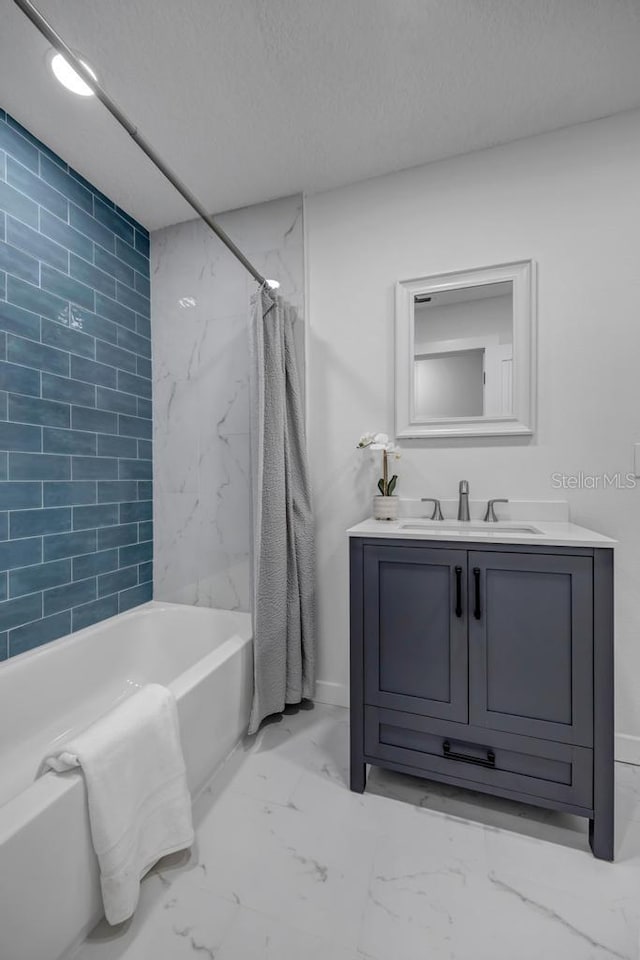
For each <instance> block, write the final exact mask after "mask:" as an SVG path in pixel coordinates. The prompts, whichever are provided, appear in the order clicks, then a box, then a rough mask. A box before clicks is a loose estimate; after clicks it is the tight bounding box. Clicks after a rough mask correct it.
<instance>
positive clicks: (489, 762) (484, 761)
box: [442, 740, 496, 767]
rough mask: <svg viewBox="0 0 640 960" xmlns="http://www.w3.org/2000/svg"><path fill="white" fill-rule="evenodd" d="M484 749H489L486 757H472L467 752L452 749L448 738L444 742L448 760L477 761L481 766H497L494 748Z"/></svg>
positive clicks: (487, 748)
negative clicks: (457, 751)
mask: <svg viewBox="0 0 640 960" xmlns="http://www.w3.org/2000/svg"><path fill="white" fill-rule="evenodd" d="M482 749H483V750H486V751H487V756H486V757H470V756H467V754H465V753H456V752H455V750H452V749H451V744H450V743H449V741H448V740H445V741H443V744H442V753H443V755H444V756H445V757H446V758H447V760H462V761H463V762H464V763H475V764H476V765H477V766H479V767H495V765H496V755H495V753H494V752H493V750H491V748H490V747H483V748H482Z"/></svg>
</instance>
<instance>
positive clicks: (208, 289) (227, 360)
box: [151, 196, 304, 610]
mask: <svg viewBox="0 0 640 960" xmlns="http://www.w3.org/2000/svg"><path fill="white" fill-rule="evenodd" d="M218 219H219V221H220V223H221V225H222V226H223V227H224V229H225V230H226V231H227V232H228V233H229V235H230V236H231V238H232V240H234V241H235V242H236V243H237V244H238V245H239V247H240V248H241V249H242V250H243V252H244V253H245V254H246V255H247V256H248V257H249V259H250V260H251V261H252V262H253V263H254V264H255V266H256V267H257V268H258V270H261V271H263V273H264V275H265V276H267V277H270V278H274V279H277V280H279V281H280V283H281V292H282V294H283V296H285V297H286V298H287V299H288V300H289V301H290V302H291V303H293V304H294V305H295V306H297V307H298V309H299V311H300V313H301V314H302V311H303V289H304V280H303V243H302V241H303V232H302V198H301V197H299V196H297V197H288V198H285V199H284V200H278V201H274V202H272V203H264V204H259V205H256V206H253V207H246V208H244V209H242V210H236V211H233V212H231V213H228V214H224V215H223V216H221V217H219V218H218ZM151 269H152V278H153V279H152V304H151V307H152V310H151V316H152V337H153V361H154V365H153V406H154V444H155V446H154V463H153V467H154V524H155V526H154V533H155V538H154V596H155V598H156V599H157V600H169V601H175V602H179V603H189V604H196V605H200V606H207V607H221V608H224V609H234V610H236V609H237V610H249V606H250V598H249V588H250V577H249V572H250V571H249V564H250V514H251V501H250V486H249V393H248V384H249V351H248V316H249V314H248V310H249V297H250V294H251V293H252V292H254V291H255V289H256V284H255V282H254V281H253V280H252V279H251V277H250V276H249V274H248V273H247V272H246V270H245V269H244V267H242V266H241V265H240V264H239V263H238V262H237V261H236V260H235V258H234V257H232V256H231V254H230V253H229V252H228V251H227V250H226V248H225V247H223V245H222V244H221V243H220V241H219V240H218V239H217V238H216V237H215V236H214V235H213V234H212V233H211V231H210V230H209V228H208V227H207V226H205V224H204V223H202V221H200V220H192V221H189V222H187V223H180V224H177V225H176V226H173V227H167V228H166V229H164V230H159V231H157V232H156V233H154V234H152V237H151ZM183 297H193V298H194V299H195V300H196V305H195V307H192V308H189V309H182V308H181V307H180V306H179V304H178V300H179V299H180V298H183Z"/></svg>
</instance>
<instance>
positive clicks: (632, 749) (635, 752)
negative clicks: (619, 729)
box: [615, 733, 640, 767]
mask: <svg viewBox="0 0 640 960" xmlns="http://www.w3.org/2000/svg"><path fill="white" fill-rule="evenodd" d="M615 751H616V760H619V761H620V763H635V764H636V765H637V766H639V767H640V737H632V736H631V735H630V734H628V733H617V734H616V746H615Z"/></svg>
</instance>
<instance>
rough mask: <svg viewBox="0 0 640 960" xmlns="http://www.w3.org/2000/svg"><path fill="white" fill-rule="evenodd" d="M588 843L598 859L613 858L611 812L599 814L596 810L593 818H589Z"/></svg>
mask: <svg viewBox="0 0 640 960" xmlns="http://www.w3.org/2000/svg"><path fill="white" fill-rule="evenodd" d="M589 845H590V847H591V850H592V852H593V855H594V857H597V858H598V860H613V858H614V823H613V813H608V814H599V813H597V812H596V814H595V816H594V818H593V820H589Z"/></svg>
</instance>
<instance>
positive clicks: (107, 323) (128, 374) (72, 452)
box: [0, 110, 153, 660]
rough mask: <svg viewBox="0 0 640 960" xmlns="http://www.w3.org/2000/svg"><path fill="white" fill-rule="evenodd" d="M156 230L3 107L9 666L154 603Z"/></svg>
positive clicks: (3, 458) (2, 493)
mask: <svg viewBox="0 0 640 960" xmlns="http://www.w3.org/2000/svg"><path fill="white" fill-rule="evenodd" d="M149 297H150V280H149V234H148V233H147V231H146V230H145V229H144V227H142V226H141V225H140V224H138V223H136V222H135V220H132V218H131V217H130V216H129V215H128V214H126V213H125V212H124V211H123V210H120V209H119V208H118V207H117V206H116V205H115V204H114V203H112V201H111V200H109V199H108V198H107V197H105V196H104V195H103V194H101V193H100V191H99V190H96V189H95V188H94V187H93V186H92V185H91V184H90V183H88V182H87V181H86V180H85V179H84V178H83V177H82V176H81V175H80V174H78V173H76V171H74V170H72V169H71V168H70V167H68V165H67V164H66V163H65V162H64V161H63V160H61V159H60V158H59V157H57V156H56V155H55V154H53V153H52V152H51V151H50V150H49V149H48V148H47V147H46V146H45V145H44V144H42V143H40V142H39V141H38V140H36V139H35V137H33V136H32V135H31V134H30V133H29V132H28V131H27V130H25V129H24V128H23V127H21V126H20V124H19V123H17V121H15V120H14V119H13V118H12V117H10V116H9V115H8V114H6V113H5V112H4V111H3V110H0V660H5V659H6V658H7V657H11V656H15V655H16V654H18V653H22V652H24V651H25V650H29V649H31V648H33V647H37V646H40V645H41V644H43V643H48V642H49V641H51V640H55V639H57V638H58V637H61V636H64V635H65V634H68V633H70V632H72V631H74V630H80V629H82V628H83V627H87V626H89V625H91V624H92V623H96V622H97V621H99V620H103V619H105V618H106V617H112V616H114V615H115V614H117V613H119V612H123V611H125V610H129V609H130V608H131V607H134V606H136V605H138V604H140V603H144V602H145V601H147V600H150V599H151V596H152V582H153V563H152V561H153V523H152V515H153V511H152V467H151V459H152V446H151V437H152V429H151V339H150V337H151V326H150V309H149Z"/></svg>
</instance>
